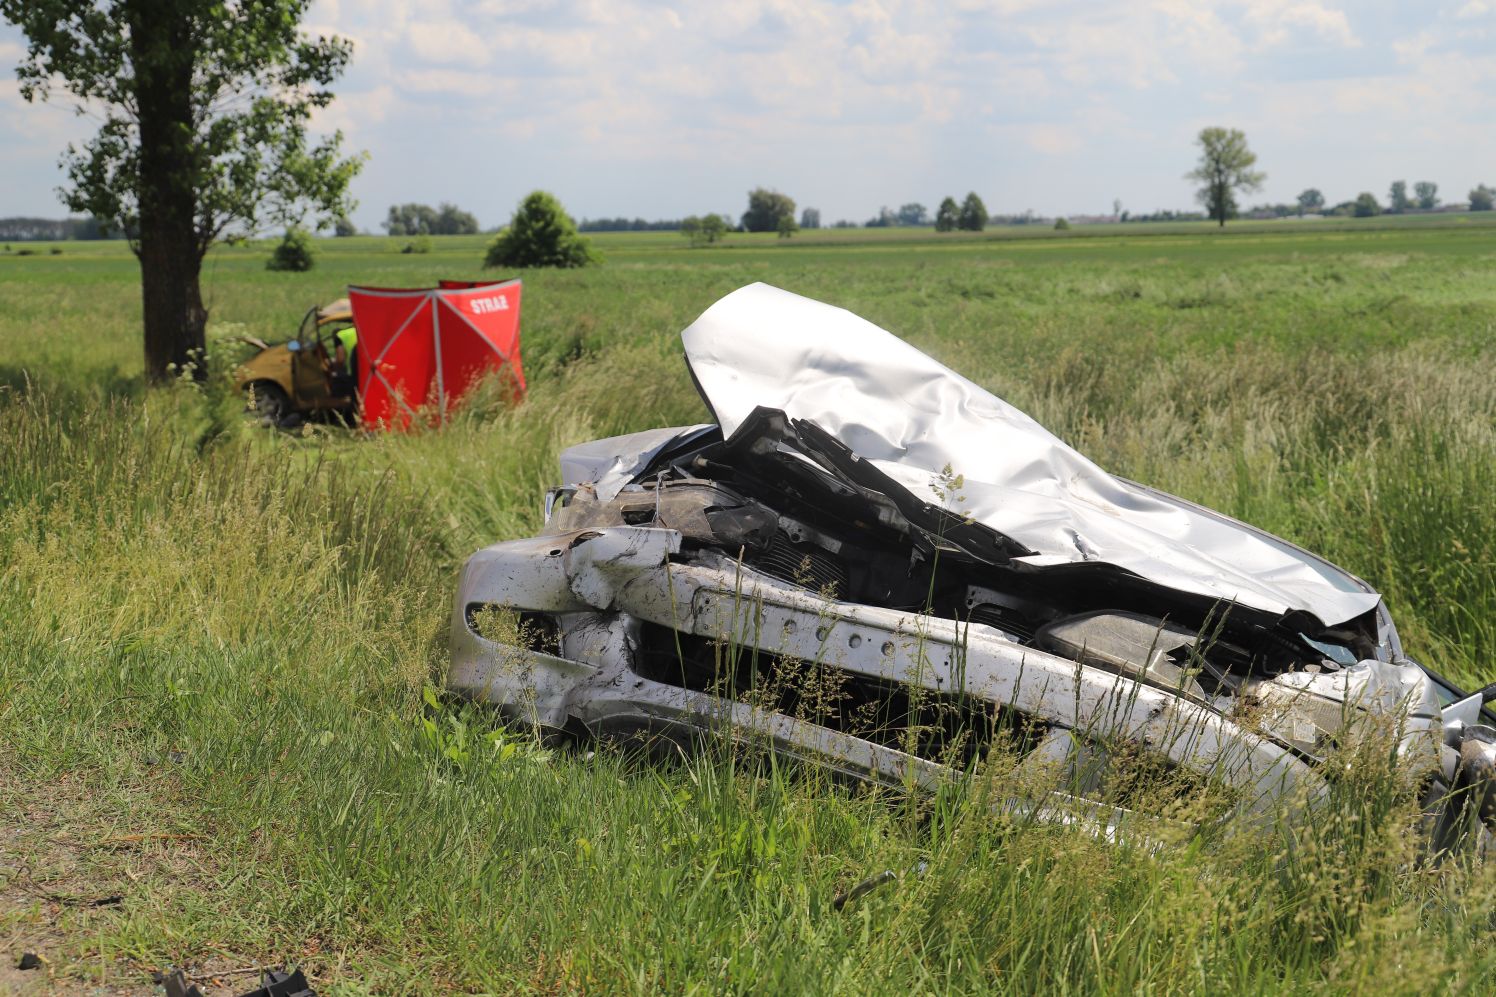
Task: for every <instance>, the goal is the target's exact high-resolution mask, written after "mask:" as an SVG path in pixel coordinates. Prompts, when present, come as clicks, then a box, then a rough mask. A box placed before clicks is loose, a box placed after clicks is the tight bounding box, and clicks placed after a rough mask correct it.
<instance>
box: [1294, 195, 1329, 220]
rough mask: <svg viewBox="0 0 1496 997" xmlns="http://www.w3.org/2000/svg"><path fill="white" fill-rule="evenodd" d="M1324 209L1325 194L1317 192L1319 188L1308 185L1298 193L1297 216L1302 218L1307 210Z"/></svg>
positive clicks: (1317, 210)
mask: <svg viewBox="0 0 1496 997" xmlns="http://www.w3.org/2000/svg"><path fill="white" fill-rule="evenodd" d="M1324 209H1325V195H1323V194H1321V193H1320V192H1319V188H1317V187H1310V188H1308V189H1307V190H1305V191H1304V192H1303V193H1302V194H1300V195H1299V217H1300V218H1303V217H1304V215H1305V214H1307V213H1309V212H1311V211H1312V212H1315V213H1316V214H1317V213H1318V212H1321V211H1323V210H1324Z"/></svg>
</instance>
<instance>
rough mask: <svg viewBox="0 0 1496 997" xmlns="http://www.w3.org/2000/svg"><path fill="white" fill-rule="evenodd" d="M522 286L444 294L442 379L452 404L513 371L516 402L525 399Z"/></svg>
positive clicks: (514, 282) (508, 283)
mask: <svg viewBox="0 0 1496 997" xmlns="http://www.w3.org/2000/svg"><path fill="white" fill-rule="evenodd" d="M520 290H521V284H520V282H519V281H517V280H512V281H506V282H505V283H502V284H485V285H479V286H477V287H474V288H469V289H467V290H462V291H458V290H450V291H441V292H439V294H440V297H441V333H442V376H443V380H444V382H445V384H446V391H447V400H448V404H451V402H452V401H453V400H455V399H456V398H457V397H459V396H461V395H462V393H463V392H464V391H466V390H467V389H468V388H469V387H471V386H472V384H473V382H474V381H475V380H477V379H478V378H479V377H480V376H482V375H483V374H484V373H486V372H487V371H490V370H501V369H504V368H507V369H508V370H509V372H510V374H511V375H512V378H513V388H514V393H515V398H516V400H517V399H519V398H522V397H523V396H524V393H525V372H524V367H523V365H522V364H521V363H520V347H519V310H520Z"/></svg>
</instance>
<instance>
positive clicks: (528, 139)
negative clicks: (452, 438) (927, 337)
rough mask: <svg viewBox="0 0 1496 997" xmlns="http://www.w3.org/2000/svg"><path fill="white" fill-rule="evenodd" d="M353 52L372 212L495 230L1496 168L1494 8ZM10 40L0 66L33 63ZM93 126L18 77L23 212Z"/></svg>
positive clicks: (374, 20) (575, 32)
mask: <svg viewBox="0 0 1496 997" xmlns="http://www.w3.org/2000/svg"><path fill="white" fill-rule="evenodd" d="M307 27H308V29H309V30H312V31H316V32H332V33H337V34H341V35H344V36H347V37H349V38H351V39H353V40H354V42H355V44H356V50H355V55H354V61H353V65H352V67H351V69H350V70H349V72H348V74H347V76H346V77H345V78H344V80H343V81H342V82H341V84H340V85H339V86H338V87H337V88H336V90H337V93H338V95H339V98H338V100H337V102H336V103H335V104H334V105H333V106H332V107H331V108H329V109H328V110H327V112H326V113H324V114H323V115H322V116H321V117H320V118H319V120H318V126H319V127H320V128H323V129H331V128H340V129H342V130H343V132H344V133H345V135H346V138H347V141H348V144H349V147H350V148H353V149H363V150H367V151H368V152H369V153H370V160H369V162H368V164H367V165H366V166H365V168H364V172H363V174H362V175H361V176H360V177H359V179H358V180H357V181H356V183H355V195H356V196H357V197H358V199H359V201H360V207H359V210H358V211H357V212H356V214H355V220H356V221H357V222H358V223H359V224H360V225H361V226H365V227H369V228H373V227H375V226H377V224H378V222H379V221H380V220H381V219H382V218H383V216H384V212H385V210H386V208H387V207H388V206H389V205H390V204H391V203H394V202H397V201H425V202H428V203H433V204H434V203H436V202H438V201H453V202H455V203H457V204H458V205H460V206H462V207H464V208H467V209H468V210H470V211H473V212H474V213H475V214H477V215H478V218H479V220H480V222H482V223H483V224H484V226H485V227H487V226H492V225H496V224H498V223H500V222H502V221H504V220H505V219H507V217H508V215H509V213H510V212H511V211H512V209H513V207H514V205H515V204H516V202H517V201H518V200H519V199H520V198H521V197H522V196H523V195H524V194H525V193H526V192H527V191H529V190H532V189H534V188H537V187H540V188H545V189H549V190H551V191H553V192H555V193H556V194H557V195H559V196H560V197H561V199H562V201H563V202H564V203H565V204H566V205H567V207H568V209H569V210H570V211H571V212H572V213H573V214H574V215H576V216H578V217H582V216H587V217H602V216H609V217H611V216H615V215H627V216H630V217H633V216H643V217H646V218H659V217H679V216H681V215H685V214H694V213H701V212H706V211H721V212H724V213H728V214H731V215H734V216H735V215H737V214H739V213H741V211H742V210H743V208H744V205H745V201H746V192H747V190H748V189H749V188H750V187H753V186H757V185H764V186H769V187H775V188H777V189H779V190H782V191H784V192H786V193H788V194H789V195H791V196H792V197H794V198H795V199H796V200H797V202H798V203H799V204H800V205H801V206H802V207H804V206H813V207H818V208H820V209H821V213H822V217H823V218H824V219H825V220H826V221H827V222H830V221H832V220H834V219H838V218H850V219H854V220H858V221H861V220H864V219H866V218H868V217H870V216H872V215H874V214H876V212H877V210H878V208H879V206H881V205H889V206H891V207H897V206H898V205H899V204H902V203H904V202H906V201H919V202H920V203H923V204H925V205H927V206H928V207H930V208H931V209H933V208H934V206H935V205H936V204H937V203H938V202H939V201H940V199H941V197H943V196H944V195H946V194H953V195H955V196H957V197H958V198H959V197H961V196H962V195H964V194H965V192H966V191H968V190H975V191H977V192H978V193H979V194H980V195H981V196H982V198H983V200H984V201H985V202H986V204H987V206H988V209H989V210H991V211H993V212H1019V211H1023V210H1026V209H1032V210H1034V211H1036V212H1039V213H1041V214H1050V215H1053V214H1070V213H1097V214H1099V213H1103V212H1109V211H1110V209H1111V204H1112V201H1113V199H1114V198H1115V199H1120V200H1121V202H1122V204H1123V205H1124V207H1126V208H1129V209H1132V210H1134V211H1149V210H1153V209H1156V208H1185V207H1189V206H1191V205H1192V204H1193V199H1192V191H1191V188H1190V185H1189V183H1188V182H1187V181H1185V180H1184V179H1183V175H1184V173H1185V172H1186V171H1188V170H1189V169H1190V167H1191V166H1192V165H1193V161H1194V150H1193V148H1192V140H1193V137H1194V136H1195V134H1197V133H1198V132H1199V130H1200V129H1201V128H1202V127H1204V126H1206V125H1224V126H1229V127H1235V128H1241V129H1243V130H1244V131H1245V132H1246V133H1247V137H1248V140H1249V142H1250V144H1251V146H1252V148H1253V149H1254V150H1255V151H1256V152H1257V153H1258V156H1259V165H1260V166H1261V168H1263V169H1264V170H1266V172H1267V175H1268V180H1267V184H1266V186H1265V188H1264V189H1263V191H1262V192H1261V193H1260V194H1259V195H1254V196H1252V197H1250V198H1249V201H1251V202H1252V203H1256V202H1257V201H1260V200H1273V201H1286V200H1291V199H1292V198H1293V197H1294V196H1295V195H1296V194H1297V193H1298V192H1299V191H1300V190H1302V189H1303V188H1305V187H1309V186H1314V187H1319V188H1320V189H1321V190H1323V191H1324V192H1325V195H1326V196H1327V197H1328V198H1330V199H1331V201H1338V200H1343V199H1346V198H1351V197H1354V196H1355V195H1356V193H1358V192H1359V191H1363V190H1370V191H1372V192H1374V193H1375V194H1377V196H1378V197H1379V198H1383V199H1385V196H1386V192H1387V188H1388V186H1389V184H1390V182H1391V181H1393V180H1396V179H1406V180H1408V181H1409V182H1410V184H1411V183H1412V182H1413V181H1416V180H1433V181H1436V182H1437V183H1439V185H1440V193H1441V196H1443V197H1444V199H1445V200H1463V199H1464V196H1465V193H1466V192H1467V191H1468V190H1469V189H1470V187H1472V186H1474V185H1475V184H1476V183H1480V182H1485V183H1496V128H1493V125H1496V47H1493V42H1496V0H1451V2H1427V3H1411V2H1401V3H1394V2H1388V0H1364V2H1337V0H1230V2H1227V0H1132V2H1114V0H1092V2H1067V0H1053V2H1043V0H951V2H946V3H929V2H918V0H915V2H899V0H850V2H840V0H793V2H786V0H715V2H708V3H694V4H692V3H679V2H676V3H672V2H664V3H650V2H642V0H477V2H456V0H367V2H353V0H320V2H318V3H317V4H316V5H315V6H314V7H313V8H312V11H311V13H310V15H309V17H308V18H307ZM22 51H23V49H22V39H21V37H20V36H19V34H18V33H17V32H16V31H15V29H13V28H10V27H8V26H6V27H0V68H6V67H13V66H14V65H15V63H16V62H17V60H18V59H19V58H20V56H21V54H22ZM89 130H90V122H89V120H88V119H87V118H79V117H77V116H75V115H73V114H72V113H71V111H70V110H69V109H67V108H65V107H60V106H59V107H38V106H28V105H26V104H24V103H23V102H22V101H21V100H20V98H19V96H18V94H17V92H16V88H15V86H14V84H13V83H0V177H3V180H4V182H3V184H0V215H12V214H35V215H44V216H56V215H61V214H62V209H61V207H60V205H59V204H58V202H57V199H56V196H55V195H54V193H53V191H54V189H55V188H56V187H57V185H58V184H59V183H60V182H61V177H60V175H59V173H58V171H57V167H56V162H57V154H58V151H59V150H60V149H61V148H62V147H63V146H64V145H65V144H66V143H67V142H68V141H69V140H76V139H78V138H80V137H83V136H85V135H86V134H88V132H89Z"/></svg>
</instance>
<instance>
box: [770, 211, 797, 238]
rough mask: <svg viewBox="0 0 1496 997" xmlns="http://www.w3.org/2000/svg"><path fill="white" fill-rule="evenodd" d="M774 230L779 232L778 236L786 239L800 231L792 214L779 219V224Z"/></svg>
mask: <svg viewBox="0 0 1496 997" xmlns="http://www.w3.org/2000/svg"><path fill="white" fill-rule="evenodd" d="M774 231H776V232H778V233H779V238H781V239H788V238H790V237H791V236H793V235H794V234H795V233H796V232H799V231H800V226H799V225H798V224H796V222H795V216H794V215H785V216H784V217H783V218H781V219H779V225H778V226H777V227H776V228H775V229H774Z"/></svg>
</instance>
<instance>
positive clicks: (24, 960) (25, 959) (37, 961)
mask: <svg viewBox="0 0 1496 997" xmlns="http://www.w3.org/2000/svg"><path fill="white" fill-rule="evenodd" d="M41 964H42V957H41V956H39V955H37V954H36V953H35V952H22V953H21V958H20V961H19V962H17V963H16V968H17V969H36V968H37V967H39V966H40V965H41Z"/></svg>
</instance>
